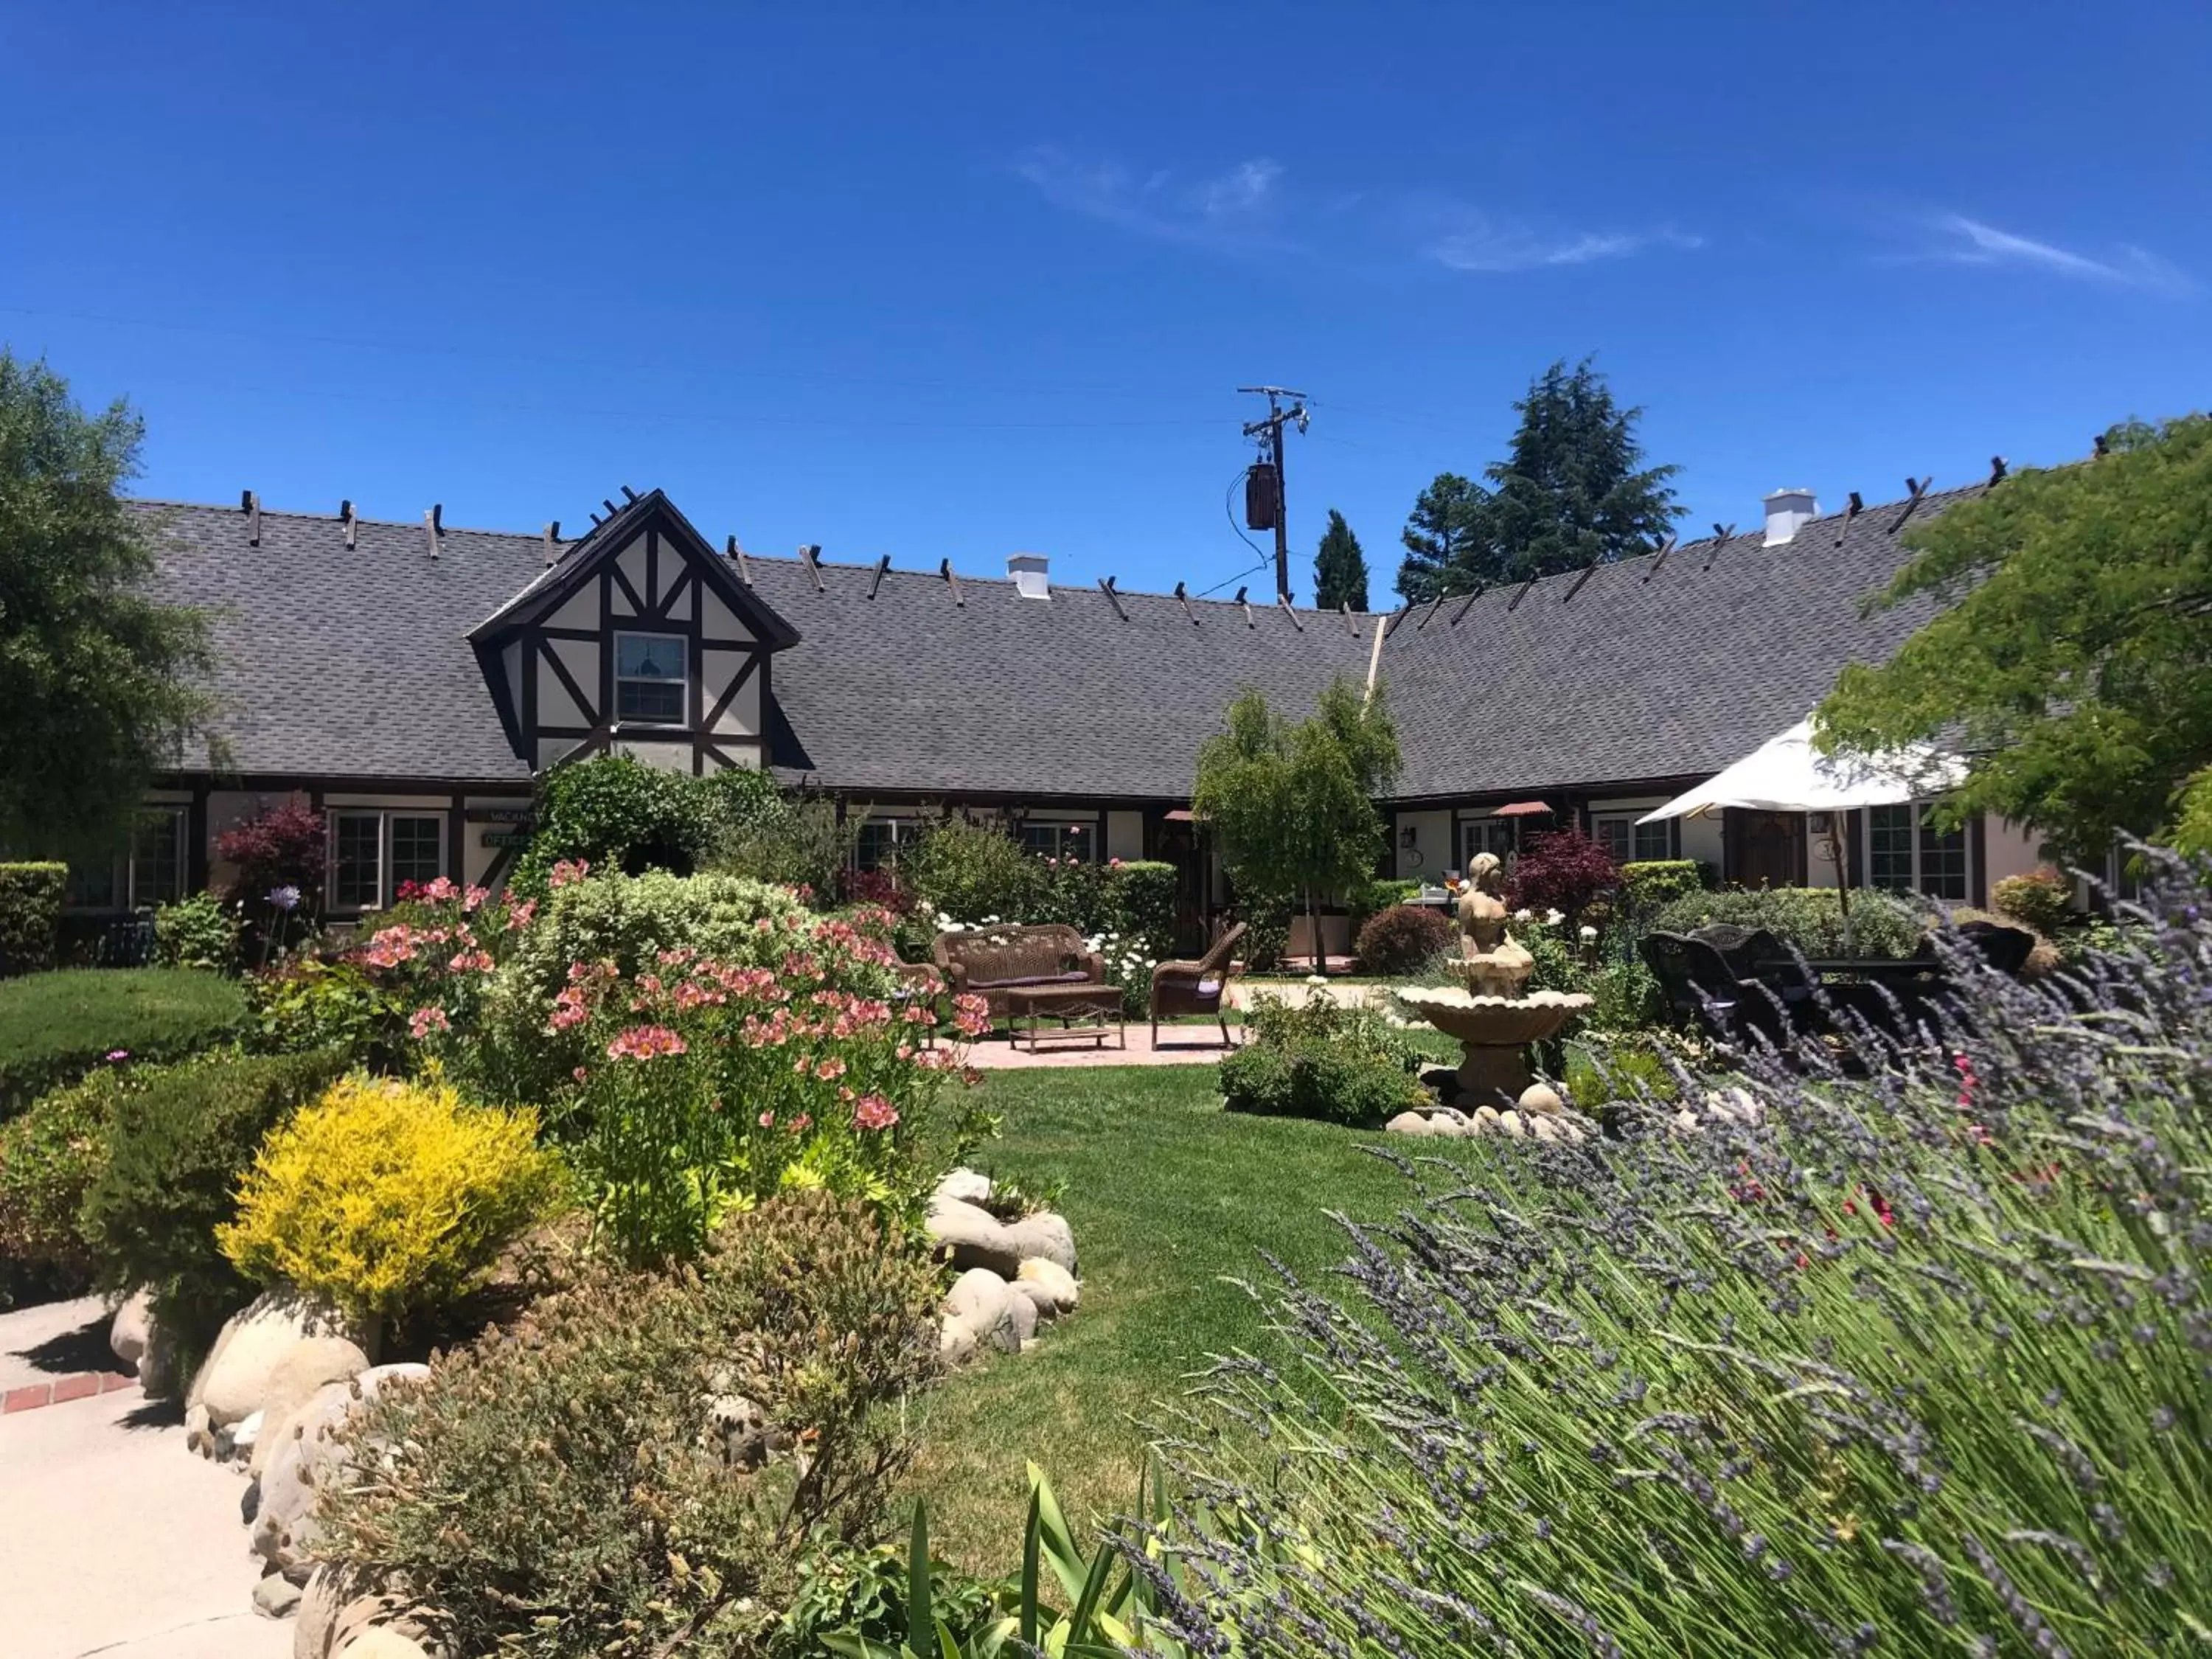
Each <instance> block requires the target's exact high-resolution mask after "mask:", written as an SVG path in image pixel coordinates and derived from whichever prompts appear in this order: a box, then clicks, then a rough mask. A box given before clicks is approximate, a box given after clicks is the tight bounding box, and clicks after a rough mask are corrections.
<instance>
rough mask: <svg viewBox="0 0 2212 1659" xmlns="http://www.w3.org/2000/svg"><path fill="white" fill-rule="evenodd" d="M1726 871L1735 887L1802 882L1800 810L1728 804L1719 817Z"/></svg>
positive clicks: (1788, 885)
mask: <svg viewBox="0 0 2212 1659" xmlns="http://www.w3.org/2000/svg"><path fill="white" fill-rule="evenodd" d="M1721 829H1722V834H1723V836H1726V837H1727V852H1728V860H1727V865H1728V867H1727V871H1726V875H1727V878H1728V880H1729V884H1731V885H1733V886H1736V887H1802V886H1803V885H1804V884H1805V817H1804V814H1802V812H1752V811H1744V810H1742V809H1741V808H1736V807H1731V808H1729V811H1728V812H1727V814H1726V815H1725V817H1723V820H1722V825H1721Z"/></svg>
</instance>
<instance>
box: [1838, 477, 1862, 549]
mask: <svg viewBox="0 0 2212 1659" xmlns="http://www.w3.org/2000/svg"><path fill="white" fill-rule="evenodd" d="M1865 511H1866V503H1865V502H1864V501H1861V500H1860V499H1859V492H1858V491H1857V490H1856V489H1854V490H1853V491H1851V498H1850V502H1849V503H1848V504H1847V505H1846V506H1845V507H1844V521H1843V522H1842V523H1841V524H1839V525H1838V526H1836V545H1837V546H1838V547H1841V546H1842V545H1843V544H1844V537H1845V536H1847V535H1849V534H1850V528H1851V520H1853V519H1856V518H1857V517H1858V515H1859V514H1860V513H1863V512H1865Z"/></svg>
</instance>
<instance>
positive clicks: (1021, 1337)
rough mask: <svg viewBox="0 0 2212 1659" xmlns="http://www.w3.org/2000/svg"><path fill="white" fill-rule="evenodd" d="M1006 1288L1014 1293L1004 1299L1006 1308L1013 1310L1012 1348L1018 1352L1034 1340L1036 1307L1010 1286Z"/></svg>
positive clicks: (1017, 1281)
mask: <svg viewBox="0 0 2212 1659" xmlns="http://www.w3.org/2000/svg"><path fill="white" fill-rule="evenodd" d="M1019 1282H1020V1281H1019V1280H1016V1281H1015V1283H1016V1284H1018V1283H1019ZM1006 1288H1007V1289H1008V1290H1009V1291H1014V1287H1013V1285H1008V1286H1007V1287H1006ZM1006 1306H1007V1307H1008V1308H1010V1309H1012V1310H1013V1316H1014V1346H1015V1348H1016V1349H1017V1350H1019V1349H1022V1348H1025V1347H1027V1346H1029V1345H1030V1343H1031V1342H1033V1341H1035V1340H1036V1328H1037V1305H1036V1303H1034V1302H1032V1301H1031V1300H1030V1298H1029V1297H1026V1296H1024V1295H1022V1294H1021V1293H1020V1292H1019V1291H1014V1293H1013V1294H1012V1295H1010V1296H1009V1297H1007V1298H1006Z"/></svg>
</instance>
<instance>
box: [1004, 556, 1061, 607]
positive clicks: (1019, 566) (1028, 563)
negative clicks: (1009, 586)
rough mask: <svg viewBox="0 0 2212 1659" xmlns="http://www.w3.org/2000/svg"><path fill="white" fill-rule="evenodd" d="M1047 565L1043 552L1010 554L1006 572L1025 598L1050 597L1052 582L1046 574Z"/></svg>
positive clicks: (1007, 557)
mask: <svg viewBox="0 0 2212 1659" xmlns="http://www.w3.org/2000/svg"><path fill="white" fill-rule="evenodd" d="M1045 566H1046V560H1045V556H1044V555H1043V554H1042V553H1010V554H1008V555H1007V556H1006V574H1007V575H1008V576H1010V577H1011V578H1012V580H1013V584H1014V592H1017V593H1018V594H1020V595H1021V596H1022V597H1023V598H1024V599H1050V598H1051V597H1052V582H1051V580H1049V579H1048V577H1047V576H1046V574H1045Z"/></svg>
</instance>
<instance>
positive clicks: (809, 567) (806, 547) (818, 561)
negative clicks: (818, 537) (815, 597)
mask: <svg viewBox="0 0 2212 1659" xmlns="http://www.w3.org/2000/svg"><path fill="white" fill-rule="evenodd" d="M799 563H801V564H803V565H805V567H806V574H808V575H810V576H811V577H812V578H813V579H814V591H815V592H817V593H819V592H821V591H822V544H821V543H819V542H801V543H800V544H799Z"/></svg>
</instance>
